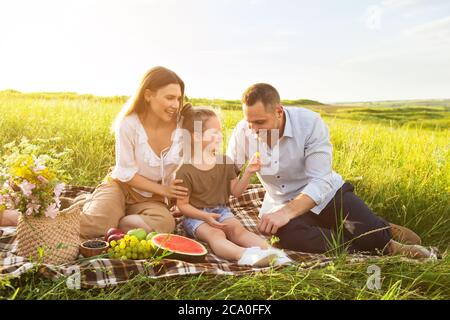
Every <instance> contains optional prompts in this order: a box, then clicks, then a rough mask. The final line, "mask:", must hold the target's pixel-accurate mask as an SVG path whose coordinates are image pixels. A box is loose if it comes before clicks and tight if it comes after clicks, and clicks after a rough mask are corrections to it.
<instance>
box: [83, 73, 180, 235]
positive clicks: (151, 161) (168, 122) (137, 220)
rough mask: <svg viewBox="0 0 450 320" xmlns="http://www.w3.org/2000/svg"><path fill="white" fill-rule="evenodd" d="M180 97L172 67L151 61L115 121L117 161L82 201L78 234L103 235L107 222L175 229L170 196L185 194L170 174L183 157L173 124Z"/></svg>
mask: <svg viewBox="0 0 450 320" xmlns="http://www.w3.org/2000/svg"><path fill="white" fill-rule="evenodd" d="M183 97H184V83H183V81H182V80H181V78H180V77H179V76H178V75H177V74H176V73H175V72H173V71H171V70H169V69H166V68H164V67H155V68H153V69H151V70H150V71H148V72H147V73H146V74H145V76H144V77H143V79H142V81H141V84H140V86H139V89H138V91H137V93H136V95H135V96H134V97H133V98H132V99H130V101H129V103H127V104H126V105H125V106H124V108H123V109H122V110H121V112H120V113H119V115H118V116H117V118H116V120H115V122H114V125H113V129H114V132H115V139H116V150H115V152H116V164H115V167H114V169H113V170H112V172H111V173H110V174H109V175H108V176H107V177H106V178H105V180H104V181H103V183H102V184H100V185H99V186H98V187H97V188H96V190H95V191H94V193H93V194H92V198H91V199H89V201H87V202H86V203H85V205H84V207H83V214H82V215H81V238H83V239H89V238H94V237H99V236H103V235H104V234H105V233H106V232H107V230H108V229H109V228H112V227H119V228H120V229H121V230H123V231H124V232H127V231H128V230H130V229H134V228H143V229H145V230H146V231H147V232H150V231H157V232H168V233H171V232H173V231H174V229H175V220H174V218H173V216H172V214H171V212H170V211H169V207H168V204H169V200H170V199H182V198H183V197H185V196H186V195H187V189H186V188H184V187H182V186H180V185H179V184H180V183H182V181H180V180H175V179H174V176H175V171H176V169H177V168H178V167H179V164H180V163H181V160H182V158H181V157H182V155H181V153H182V148H181V138H182V135H181V132H180V130H176V129H177V128H178V127H179V120H180V116H179V114H180V111H181V107H182V105H183Z"/></svg>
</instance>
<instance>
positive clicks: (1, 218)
mask: <svg viewBox="0 0 450 320" xmlns="http://www.w3.org/2000/svg"><path fill="white" fill-rule="evenodd" d="M18 220H19V214H18V213H17V212H16V211H12V210H5V211H4V212H3V213H1V214H0V226H2V227H8V226H17V222H18Z"/></svg>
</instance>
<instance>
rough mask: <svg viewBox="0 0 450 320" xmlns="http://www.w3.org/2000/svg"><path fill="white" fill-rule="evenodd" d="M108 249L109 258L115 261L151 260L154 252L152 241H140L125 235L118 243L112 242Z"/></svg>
mask: <svg viewBox="0 0 450 320" xmlns="http://www.w3.org/2000/svg"><path fill="white" fill-rule="evenodd" d="M109 246H110V248H109V249H108V253H109V256H110V257H111V258H114V259H133V260H142V259H149V258H151V257H152V256H153V254H154V250H153V245H152V243H151V240H140V241H139V239H138V238H136V237H135V236H130V235H125V236H124V237H123V238H122V239H120V240H118V241H115V240H113V241H111V242H110V243H109Z"/></svg>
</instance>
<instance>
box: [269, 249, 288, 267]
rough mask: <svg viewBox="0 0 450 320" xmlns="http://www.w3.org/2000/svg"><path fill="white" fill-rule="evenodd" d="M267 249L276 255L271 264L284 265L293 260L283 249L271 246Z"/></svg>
mask: <svg viewBox="0 0 450 320" xmlns="http://www.w3.org/2000/svg"><path fill="white" fill-rule="evenodd" d="M267 250H268V251H271V252H273V253H275V254H276V255H277V259H275V261H274V263H273V266H284V265H288V264H292V263H293V262H294V261H293V260H292V259H291V258H289V257H288V255H287V254H286V252H284V251H283V250H280V249H276V248H273V247H271V248H269V249H267Z"/></svg>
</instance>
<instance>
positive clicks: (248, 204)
mask: <svg viewBox="0 0 450 320" xmlns="http://www.w3.org/2000/svg"><path fill="white" fill-rule="evenodd" d="M92 191H93V189H92V188H88V187H75V186H72V187H68V188H67V189H66V190H65V192H64V194H63V196H66V197H69V198H75V197H77V196H80V195H83V194H89V193H91V192H92ZM263 197H264V189H263V188H262V186H261V185H252V186H250V187H249V188H248V189H247V190H246V191H245V193H244V194H243V195H242V196H240V197H239V198H233V197H231V198H230V201H229V206H230V208H231V209H232V211H233V213H234V214H235V216H236V218H237V219H238V220H240V221H241V222H242V224H243V225H244V226H245V227H246V228H247V229H248V230H250V231H252V232H255V233H259V232H258V230H257V228H256V226H257V216H258V208H259V207H260V206H261V202H262V199H263ZM181 219H182V218H177V228H176V231H175V233H177V234H181V235H185V233H184V230H183V228H182V224H181V223H180V222H181ZM15 236H16V228H15V227H3V228H0V278H5V277H19V276H21V275H22V274H24V273H26V272H38V273H39V274H41V275H43V276H45V277H47V278H50V279H54V280H58V279H61V278H66V281H67V283H68V285H70V284H71V285H72V286H73V288H74V289H79V288H92V287H108V286H113V285H117V284H120V283H124V282H126V281H128V280H130V279H131V278H133V277H134V276H136V275H138V274H141V275H145V276H147V277H150V278H164V277H172V276H181V275H197V274H212V275H243V274H250V273H255V272H265V271H268V270H270V269H271V268H272V269H273V267H267V268H253V267H248V266H239V265H237V264H236V263H231V262H229V261H226V260H223V259H220V258H219V257H217V256H216V255H214V254H213V253H211V251H210V250H209V253H208V254H207V256H206V259H205V262H202V263H195V264H194V263H188V262H184V261H178V260H171V259H162V260H160V261H157V262H152V261H147V260H119V259H105V258H90V259H84V258H81V256H80V259H79V260H77V261H75V262H72V263H70V264H65V265H59V266H56V265H48V264H40V263H37V262H30V261H27V259H25V258H24V257H19V256H17V255H16V254H15V252H16V244H17V243H16V237H15ZM286 253H287V254H288V255H289V257H290V258H291V259H293V260H294V261H295V263H296V267H297V268H299V269H309V268H317V267H324V266H326V265H328V264H329V263H330V262H331V261H332V258H329V257H326V256H324V255H320V254H308V253H300V252H294V251H287V250H286ZM351 259H352V260H355V261H361V259H365V258H364V256H352V257H351ZM276 268H283V267H276Z"/></svg>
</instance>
